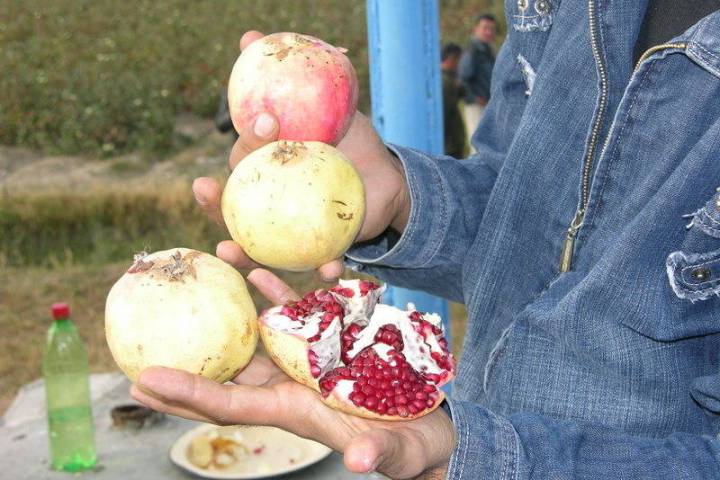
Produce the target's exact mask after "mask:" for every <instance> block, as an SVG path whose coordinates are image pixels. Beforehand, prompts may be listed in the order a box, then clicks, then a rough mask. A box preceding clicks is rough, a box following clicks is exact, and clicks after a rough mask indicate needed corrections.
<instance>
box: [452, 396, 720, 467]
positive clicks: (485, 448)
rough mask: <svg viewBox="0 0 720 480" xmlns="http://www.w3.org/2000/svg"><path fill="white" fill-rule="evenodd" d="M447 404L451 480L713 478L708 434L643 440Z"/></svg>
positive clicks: (717, 460)
mask: <svg viewBox="0 0 720 480" xmlns="http://www.w3.org/2000/svg"><path fill="white" fill-rule="evenodd" d="M447 405H448V406H447V407H446V409H447V410H450V412H451V416H452V419H453V423H454V425H455V429H456V432H457V444H456V447H455V450H454V451H453V454H452V457H451V459H450V464H449V468H448V476H447V478H448V479H451V480H460V479H473V480H474V479H478V478H483V479H488V480H505V479H513V480H515V479H517V480H524V479H528V480H529V479H546V478H552V479H556V480H560V479H568V480H570V479H588V480H590V479H592V480H595V479H598V478H606V479H613V480H614V479H633V480H637V479H653V480H662V479H668V480H670V479H672V480H678V479H687V480H690V479H698V480H700V479H708V478H720V441H719V440H718V439H717V438H715V437H711V436H705V435H693V434H689V433H675V434H672V435H670V436H668V437H665V438H645V437H639V436H633V435H630V434H627V433H624V432H621V431H618V430H613V429H611V428H606V427H600V426H593V425H589V424H581V423H578V422H574V421H570V420H552V419H549V418H547V417H543V416H541V415H538V414H534V413H518V414H514V415H511V416H509V417H502V416H499V415H495V414H493V413H492V412H490V411H488V410H487V409H485V408H483V407H481V406H480V405H477V404H473V403H466V402H459V401H453V400H448V401H447Z"/></svg>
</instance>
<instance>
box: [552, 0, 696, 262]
mask: <svg viewBox="0 0 720 480" xmlns="http://www.w3.org/2000/svg"><path fill="white" fill-rule="evenodd" d="M588 17H589V22H590V46H591V48H592V52H593V57H594V58H595V63H596V65H597V67H598V72H599V74H600V105H599V107H598V112H597V114H596V115H595V119H594V122H593V128H592V131H591V135H590V144H589V145H588V149H587V153H586V155H585V158H584V160H583V170H582V188H581V193H580V204H579V205H578V208H577V210H576V211H575V216H574V217H573V219H572V222H570V226H569V227H568V229H567V232H566V233H565V239H564V241H563V246H562V250H561V253H560V272H561V273H565V272H568V271H569V270H570V269H571V268H572V260H573V251H574V249H575V238H576V237H577V233H578V231H579V230H580V228H581V227H582V224H583V220H584V218H585V210H586V209H587V204H588V200H589V198H590V174H591V172H592V164H593V157H594V156H595V150H596V148H597V144H598V140H599V136H600V129H601V128H602V120H603V116H604V115H605V109H606V107H607V97H608V83H607V69H606V68H605V63H604V59H603V58H602V57H601V56H600V49H599V41H598V36H597V30H598V24H597V16H596V14H595V3H594V1H593V0H588ZM686 47H687V44H686V43H664V44H662V45H655V46H654V47H651V48H649V49H647V50H646V51H645V52H644V53H643V54H642V55H641V56H640V59H638V62H637V64H636V65H635V69H634V71H637V70H638V68H640V65H641V64H642V62H644V61H645V60H647V58H648V57H649V56H650V55H652V54H653V53H655V52H658V51H660V50H664V49H668V48H679V49H683V50H684V49H685V48H686Z"/></svg>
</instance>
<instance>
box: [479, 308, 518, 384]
mask: <svg viewBox="0 0 720 480" xmlns="http://www.w3.org/2000/svg"><path fill="white" fill-rule="evenodd" d="M516 322H517V319H515V320H513V321H512V322H510V325H508V326H507V327H505V329H504V330H503V331H502V333H501V334H500V338H498V340H497V342H495V345H493V348H492V350H490V353H489V354H488V360H487V362H486V363H485V372H484V374H483V392H485V393H487V386H488V381H489V379H490V372H491V370H493V367H494V366H495V365H496V363H497V360H498V359H499V358H500V354H501V353H502V352H503V351H504V350H505V344H506V340H507V337H508V335H509V334H510V329H511V328H512V327H513V326H515V323H516Z"/></svg>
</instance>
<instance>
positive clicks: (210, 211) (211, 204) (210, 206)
mask: <svg viewBox="0 0 720 480" xmlns="http://www.w3.org/2000/svg"><path fill="white" fill-rule="evenodd" d="M192 190H193V194H194V195H195V201H197V203H198V205H200V207H201V208H202V209H203V211H204V212H205V213H206V214H207V215H208V216H209V217H210V218H212V219H213V220H214V221H215V222H216V223H217V224H218V225H225V221H224V220H223V216H222V211H221V210H220V198H221V197H222V188H221V187H220V185H218V183H217V182H216V181H215V180H213V179H212V178H208V177H199V178H196V179H195V181H193V185H192Z"/></svg>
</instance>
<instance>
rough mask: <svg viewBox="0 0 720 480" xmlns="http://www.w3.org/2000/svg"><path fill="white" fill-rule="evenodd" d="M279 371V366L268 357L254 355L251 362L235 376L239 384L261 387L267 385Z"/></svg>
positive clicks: (235, 381) (234, 379) (235, 380)
mask: <svg viewBox="0 0 720 480" xmlns="http://www.w3.org/2000/svg"><path fill="white" fill-rule="evenodd" d="M277 372H278V367H276V366H275V364H274V363H273V362H272V360H270V359H269V358H267V357H264V356H261V355H257V354H256V355H255V356H253V358H252V360H250V363H249V364H248V365H247V366H246V367H245V368H243V369H242V370H241V371H240V373H238V374H237V376H236V377H235V378H233V382H234V383H237V384H238V385H254V386H256V387H259V386H261V385H267V384H268V382H270V381H271V380H272V378H273V376H274V375H275V374H276V373H277Z"/></svg>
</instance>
